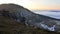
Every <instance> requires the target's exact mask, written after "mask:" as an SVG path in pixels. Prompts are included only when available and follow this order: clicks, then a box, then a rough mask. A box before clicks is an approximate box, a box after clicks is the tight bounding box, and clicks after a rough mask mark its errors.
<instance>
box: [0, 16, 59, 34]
mask: <svg viewBox="0 0 60 34" xmlns="http://www.w3.org/2000/svg"><path fill="white" fill-rule="evenodd" d="M0 34H59V33H56V32H49V31H46V30H42V29H35V28H33V27H32V26H25V24H24V23H17V22H16V21H15V20H13V19H10V18H8V17H3V16H0Z"/></svg>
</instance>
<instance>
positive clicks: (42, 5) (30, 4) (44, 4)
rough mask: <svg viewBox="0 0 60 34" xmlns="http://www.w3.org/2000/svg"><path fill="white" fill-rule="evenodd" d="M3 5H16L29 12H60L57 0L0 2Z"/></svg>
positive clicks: (5, 0)
mask: <svg viewBox="0 0 60 34" xmlns="http://www.w3.org/2000/svg"><path fill="white" fill-rule="evenodd" d="M53 2H54V3H53ZM3 3H14V4H18V5H21V6H23V7H25V8H27V9H31V10H60V1H59V2H58V0H55V1H54V0H46V1H45V0H0V4H3Z"/></svg>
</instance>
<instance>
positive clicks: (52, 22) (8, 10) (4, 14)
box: [0, 4, 60, 34]
mask: <svg viewBox="0 0 60 34" xmlns="http://www.w3.org/2000/svg"><path fill="white" fill-rule="evenodd" d="M0 23H1V24H0V27H1V30H0V31H1V32H9V33H11V34H40V33H41V34H48V33H50V34H53V33H54V34H56V33H55V32H60V20H58V19H55V18H52V17H48V16H44V15H39V14H35V13H33V12H32V11H30V10H28V9H26V8H24V7H22V6H20V5H16V4H2V5H0ZM46 30H47V31H46ZM48 31H52V32H48ZM53 31H55V32H53Z"/></svg>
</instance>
